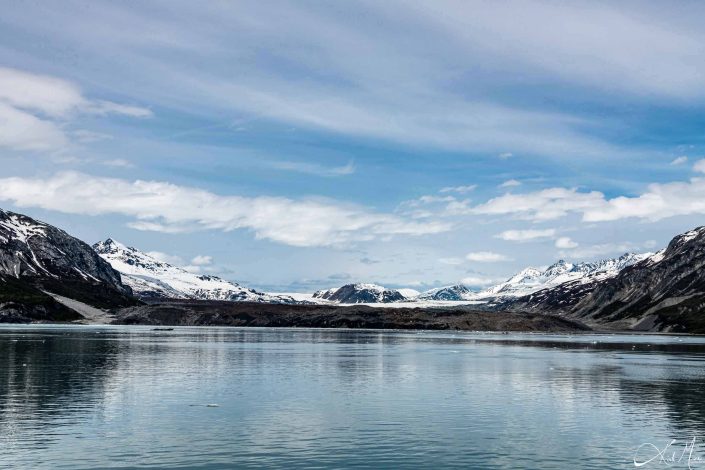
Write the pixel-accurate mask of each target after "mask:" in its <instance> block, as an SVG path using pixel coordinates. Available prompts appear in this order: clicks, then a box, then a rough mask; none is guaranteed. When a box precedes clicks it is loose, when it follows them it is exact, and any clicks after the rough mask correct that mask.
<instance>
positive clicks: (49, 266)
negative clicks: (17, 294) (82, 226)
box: [0, 210, 135, 308]
mask: <svg viewBox="0 0 705 470" xmlns="http://www.w3.org/2000/svg"><path fill="white" fill-rule="evenodd" d="M0 274H3V275H4V276H5V277H11V278H16V279H20V280H22V281H24V282H26V283H28V284H30V285H32V286H35V287H36V288H38V289H40V290H46V291H50V292H53V293H56V294H60V295H62V296H65V297H70V298H74V299H77V300H81V301H82V302H85V303H87V304H90V305H94V306H96V307H102V308H113V307H122V306H127V305H134V304H135V300H134V299H133V298H132V291H131V289H130V288H129V287H127V286H125V285H123V284H122V282H121V280H120V274H119V273H118V272H117V271H115V270H114V269H113V268H112V267H111V266H110V264H108V263H106V262H105V261H104V260H103V259H101V258H100V257H99V256H98V255H97V254H96V253H95V252H94V251H93V249H92V248H91V247H90V246H89V245H87V244H86V243H84V242H82V241H81V240H78V239H77V238H74V237H72V236H71V235H69V234H67V233H66V232H64V231H63V230H60V229H58V228H56V227H53V226H51V225H49V224H45V223H43V222H39V221H37V220H34V219H32V218H30V217H27V216H25V215H22V214H16V213H14V212H9V211H3V210H0Z"/></svg>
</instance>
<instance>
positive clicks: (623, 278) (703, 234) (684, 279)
mask: <svg viewBox="0 0 705 470" xmlns="http://www.w3.org/2000/svg"><path fill="white" fill-rule="evenodd" d="M704 267H705V227H699V228H696V229H694V230H691V231H689V232H686V233H684V234H682V235H678V236H677V237H675V238H674V239H673V240H672V241H671V242H670V243H669V245H668V247H667V248H666V249H664V250H662V251H660V252H658V253H656V254H655V255H652V256H650V257H649V258H646V259H644V260H642V261H640V262H638V263H635V264H633V265H631V266H628V267H626V268H624V269H623V270H621V271H620V272H619V274H618V275H617V276H614V277H610V278H607V279H602V280H597V281H595V282H591V283H578V282H568V283H564V284H561V285H559V286H556V287H553V288H550V289H544V290H541V291H539V292H536V293H534V294H532V295H528V296H525V297H521V298H519V299H517V300H516V301H513V302H509V303H506V304H504V305H502V306H500V308H511V309H512V310H521V311H542V312H546V313H558V314H561V315H565V316H569V317H571V318H574V319H578V320H580V321H583V322H585V323H587V324H590V325H594V326H598V327H600V326H602V327H609V328H617V329H635V330H647V331H672V332H691V333H705V269H703V268H704Z"/></svg>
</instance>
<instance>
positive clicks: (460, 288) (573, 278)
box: [414, 253, 651, 302]
mask: <svg viewBox="0 0 705 470" xmlns="http://www.w3.org/2000/svg"><path fill="white" fill-rule="evenodd" d="M650 255H651V253H646V254H634V253H626V254H624V255H622V256H620V257H619V258H613V259H605V260H601V261H596V262H593V263H576V264H573V263H569V262H567V261H565V260H560V261H558V262H556V263H554V264H552V265H551V266H549V267H548V268H545V269H541V268H533V267H529V268H526V269H524V270H522V271H520V272H519V273H517V274H515V275H514V276H512V277H511V278H509V279H507V280H506V281H504V282H502V283H500V284H497V285H494V286H492V287H489V288H487V289H485V290H483V291H480V292H475V291H472V290H470V289H469V288H468V287H466V286H464V285H462V284H456V285H452V286H445V287H440V288H436V289H431V290H429V291H426V292H424V293H422V294H420V295H419V296H418V297H416V298H415V299H414V300H418V301H452V302H462V301H501V300H507V299H511V298H519V297H523V296H526V295H529V294H531V293H534V292H538V291H541V290H543V289H547V288H550V287H556V286H559V285H562V284H564V283H569V282H573V283H577V284H579V285H583V284H590V283H592V282H595V281H597V280H600V279H606V278H608V277H612V276H616V275H617V274H618V273H619V272H620V271H621V270H622V269H624V268H625V267H627V266H630V265H632V264H634V263H637V262H639V261H641V260H643V259H645V258H647V257H648V256H650Z"/></svg>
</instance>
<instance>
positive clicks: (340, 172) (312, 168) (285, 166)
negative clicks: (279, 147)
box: [270, 160, 355, 177]
mask: <svg viewBox="0 0 705 470" xmlns="http://www.w3.org/2000/svg"><path fill="white" fill-rule="evenodd" d="M270 165H271V166H272V168H276V169H277V170H285V171H295V172H298V173H306V174H310V175H316V176H323V177H331V176H346V175H352V174H353V173H355V162H354V161H352V160H350V161H349V162H348V163H347V164H346V165H343V166H331V167H327V166H323V165H319V164H316V163H309V162H295V161H274V162H271V163H270Z"/></svg>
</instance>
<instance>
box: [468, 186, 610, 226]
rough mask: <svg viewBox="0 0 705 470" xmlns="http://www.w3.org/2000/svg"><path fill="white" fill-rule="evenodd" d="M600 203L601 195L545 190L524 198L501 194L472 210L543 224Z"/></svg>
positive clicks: (601, 202) (573, 190)
mask: <svg viewBox="0 0 705 470" xmlns="http://www.w3.org/2000/svg"><path fill="white" fill-rule="evenodd" d="M603 203H604V195H603V194H602V193H600V192H597V191H593V192H590V193H581V192H578V190H577V189H575V188H573V189H567V188H548V189H543V190H540V191H535V192H531V193H525V194H505V195H503V196H499V197H496V198H494V199H490V200H489V201H487V202H486V203H484V204H480V205H478V206H476V207H474V208H473V209H472V212H473V213H475V214H481V215H512V216H515V217H517V218H520V219H526V220H533V221H544V220H553V219H558V218H560V217H564V216H566V215H567V214H568V213H570V212H579V211H581V210H588V209H593V208H595V207H596V206H600V205H602V204H603Z"/></svg>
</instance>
